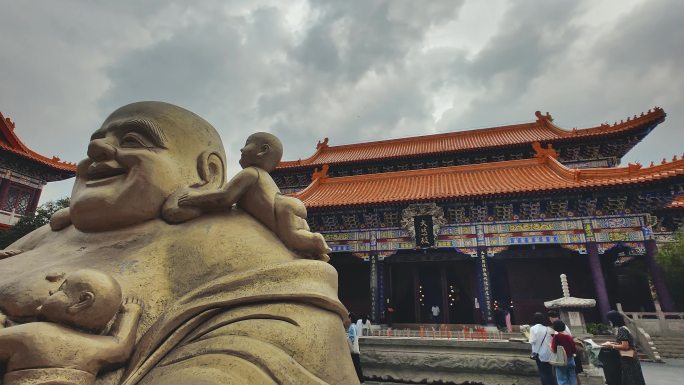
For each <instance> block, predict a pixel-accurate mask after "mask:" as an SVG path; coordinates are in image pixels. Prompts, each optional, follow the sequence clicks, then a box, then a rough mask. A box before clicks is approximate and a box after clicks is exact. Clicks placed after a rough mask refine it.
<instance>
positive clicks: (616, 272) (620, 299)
mask: <svg viewBox="0 0 684 385" xmlns="http://www.w3.org/2000/svg"><path fill="white" fill-rule="evenodd" d="M629 251H630V249H629V248H628V247H625V246H620V245H618V246H616V247H614V248H612V249H610V250H607V251H606V252H605V254H603V255H601V256H600V258H601V268H602V269H603V272H604V275H605V277H606V290H607V291H608V298H609V299H610V307H611V309H615V308H616V303H620V304H621V305H622V308H623V309H624V310H625V311H637V312H654V311H655V306H654V305H653V298H652V297H651V289H650V286H649V283H648V278H649V268H648V265H647V263H646V261H645V258H644V257H643V256H630V255H629Z"/></svg>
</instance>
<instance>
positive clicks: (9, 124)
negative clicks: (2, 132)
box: [0, 112, 16, 131]
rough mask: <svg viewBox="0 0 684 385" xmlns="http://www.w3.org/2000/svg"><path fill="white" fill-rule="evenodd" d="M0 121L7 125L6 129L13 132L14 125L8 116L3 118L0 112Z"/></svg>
mask: <svg viewBox="0 0 684 385" xmlns="http://www.w3.org/2000/svg"><path fill="white" fill-rule="evenodd" d="M0 119H2V120H4V121H5V123H6V124H7V127H8V128H9V129H10V130H11V131H14V127H15V126H16V124H15V123H14V122H13V121H12V119H10V117H9V116H5V115H3V114H2V112H0Z"/></svg>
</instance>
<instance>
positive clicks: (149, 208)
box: [71, 102, 206, 231]
mask: <svg viewBox="0 0 684 385" xmlns="http://www.w3.org/2000/svg"><path fill="white" fill-rule="evenodd" d="M183 113H187V114H191V113H189V112H188V111H185V110H182V109H180V108H178V107H175V106H171V105H167V104H164V103H155V102H142V103H134V104H131V105H128V106H124V107H122V108H120V109H118V110H117V111H115V112H114V113H113V114H112V115H110V116H109V117H108V118H107V120H105V122H104V123H103V124H102V127H101V128H100V129H99V130H97V131H95V133H94V134H93V135H92V136H91V140H90V144H89V145H88V157H87V158H86V159H84V160H82V161H81V162H80V163H79V164H78V167H77V169H76V182H75V184H74V188H73V191H72V194H71V217H72V222H73V224H74V225H75V226H76V228H78V229H79V230H81V231H105V230H111V229H117V228H121V227H125V226H129V225H133V224H137V223H141V222H143V221H146V220H150V219H154V218H158V217H159V215H160V210H161V207H162V205H163V203H164V201H165V200H166V198H167V197H168V196H169V195H171V193H173V192H174V191H176V189H178V188H180V187H184V186H189V185H191V184H193V183H197V182H198V180H199V176H198V173H197V158H198V154H200V153H201V151H202V147H203V145H204V146H206V143H201V142H200V140H198V137H197V135H195V134H197V133H196V132H193V129H196V127H194V126H193V122H192V120H193V119H194V118H195V117H196V116H195V115H194V114H191V115H189V116H184V114H183ZM199 136H200V137H201V136H202V135H199Z"/></svg>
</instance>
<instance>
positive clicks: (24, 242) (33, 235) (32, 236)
mask: <svg viewBox="0 0 684 385" xmlns="http://www.w3.org/2000/svg"><path fill="white" fill-rule="evenodd" d="M51 232H52V230H51V229H50V226H49V225H45V226H42V227H39V228H37V229H35V230H33V231H31V232H30V233H28V234H27V235H25V236H23V237H22V238H20V239H19V240H18V241H16V242H14V243H12V244H11V245H9V246H7V248H6V249H5V250H7V251H10V250H21V251H29V250H32V249H33V248H35V247H36V246H37V245H38V244H39V243H40V242H41V241H43V240H44V239H45V237H46V236H47V235H48V234H50V233H51ZM0 259H2V258H0Z"/></svg>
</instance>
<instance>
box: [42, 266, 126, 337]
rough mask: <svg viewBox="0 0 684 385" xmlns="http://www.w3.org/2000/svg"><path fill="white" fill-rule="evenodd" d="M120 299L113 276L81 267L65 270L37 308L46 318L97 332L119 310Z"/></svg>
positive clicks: (117, 286) (118, 287) (119, 291)
mask: <svg viewBox="0 0 684 385" xmlns="http://www.w3.org/2000/svg"><path fill="white" fill-rule="evenodd" d="M121 301H122V294H121V286H119V283H118V282H117V281H116V280H115V279H114V278H112V277H111V276H110V275H109V274H105V273H103V272H100V271H96V270H90V269H82V270H78V271H75V272H73V273H70V274H67V275H66V277H65V278H64V282H62V285H61V286H60V287H59V289H57V290H56V291H54V292H52V291H51V292H50V296H49V297H48V298H47V299H46V300H45V302H44V303H43V305H42V306H40V307H39V308H38V311H39V314H40V315H41V317H42V318H44V319H46V320H47V321H50V322H55V323H60V324H68V325H71V326H75V327H77V328H80V329H85V330H90V331H94V332H100V331H102V330H103V329H104V328H105V327H106V326H107V323H109V321H110V320H111V319H112V318H113V317H114V316H115V315H116V313H117V312H118V311H119V308H120V306H121Z"/></svg>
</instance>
